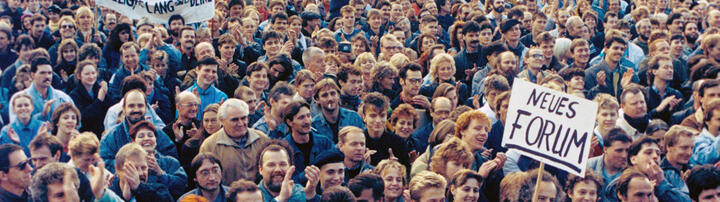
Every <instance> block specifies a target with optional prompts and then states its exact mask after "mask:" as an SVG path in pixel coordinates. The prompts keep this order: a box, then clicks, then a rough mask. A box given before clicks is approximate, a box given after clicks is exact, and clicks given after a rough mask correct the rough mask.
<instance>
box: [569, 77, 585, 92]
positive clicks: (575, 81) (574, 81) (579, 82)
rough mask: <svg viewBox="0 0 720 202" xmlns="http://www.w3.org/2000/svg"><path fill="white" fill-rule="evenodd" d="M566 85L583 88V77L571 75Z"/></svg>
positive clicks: (578, 88)
mask: <svg viewBox="0 0 720 202" xmlns="http://www.w3.org/2000/svg"><path fill="white" fill-rule="evenodd" d="M566 85H567V86H568V87H570V88H572V89H577V90H583V88H584V86H585V77H582V76H573V77H572V78H570V82H568V83H567V84H566Z"/></svg>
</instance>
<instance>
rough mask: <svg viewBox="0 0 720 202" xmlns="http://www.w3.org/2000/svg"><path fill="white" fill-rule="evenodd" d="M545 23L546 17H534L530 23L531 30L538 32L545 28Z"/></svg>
mask: <svg viewBox="0 0 720 202" xmlns="http://www.w3.org/2000/svg"><path fill="white" fill-rule="evenodd" d="M545 24H547V19H545V18H536V19H535V20H533V23H532V29H533V32H536V33H540V32H542V31H543V30H545Z"/></svg>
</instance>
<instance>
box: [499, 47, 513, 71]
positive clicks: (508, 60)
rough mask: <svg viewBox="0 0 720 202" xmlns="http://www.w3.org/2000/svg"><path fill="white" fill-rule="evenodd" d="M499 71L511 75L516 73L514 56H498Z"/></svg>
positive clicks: (508, 54)
mask: <svg viewBox="0 0 720 202" xmlns="http://www.w3.org/2000/svg"><path fill="white" fill-rule="evenodd" d="M499 66H500V71H501V72H503V73H505V74H511V73H515V72H517V59H516V58H515V55H513V54H510V53H507V52H506V53H504V54H502V55H500V64H499Z"/></svg>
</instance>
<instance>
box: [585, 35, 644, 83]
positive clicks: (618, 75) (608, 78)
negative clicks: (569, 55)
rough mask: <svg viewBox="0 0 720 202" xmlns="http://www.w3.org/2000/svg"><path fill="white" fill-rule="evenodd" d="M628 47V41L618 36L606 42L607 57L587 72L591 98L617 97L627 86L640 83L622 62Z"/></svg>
mask: <svg viewBox="0 0 720 202" xmlns="http://www.w3.org/2000/svg"><path fill="white" fill-rule="evenodd" d="M627 46H628V43H627V41H626V40H625V39H624V38H623V37H621V36H617V35H611V36H610V37H608V39H607V40H606V41H605V49H604V52H605V55H604V57H603V59H602V60H601V62H600V63H598V64H597V65H593V66H592V67H590V68H589V69H586V70H585V89H591V90H590V91H591V92H590V95H589V97H595V96H594V95H595V94H597V93H607V94H610V95H613V96H616V97H617V96H619V95H620V94H621V93H622V91H623V88H624V87H626V85H627V84H630V82H635V83H637V82H639V81H640V79H639V78H638V77H637V75H634V74H633V71H632V69H631V68H629V67H626V66H624V65H622V64H621V62H620V60H622V58H623V54H624V53H625V49H626V48H627ZM593 88H594V89H593Z"/></svg>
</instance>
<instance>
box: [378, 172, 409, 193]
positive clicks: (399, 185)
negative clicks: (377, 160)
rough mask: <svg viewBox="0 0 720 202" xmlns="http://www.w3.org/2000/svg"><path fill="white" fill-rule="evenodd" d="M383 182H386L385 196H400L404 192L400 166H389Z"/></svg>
mask: <svg viewBox="0 0 720 202" xmlns="http://www.w3.org/2000/svg"><path fill="white" fill-rule="evenodd" d="M383 174H384V175H383V176H382V177H383V182H385V197H387V198H398V197H401V196H402V192H403V175H404V173H400V169H398V168H387V169H386V170H385V172H383Z"/></svg>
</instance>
